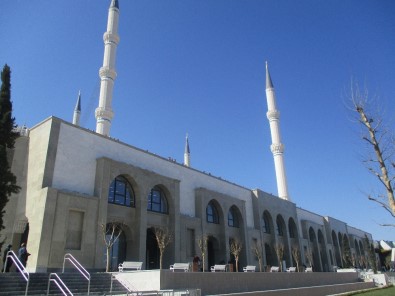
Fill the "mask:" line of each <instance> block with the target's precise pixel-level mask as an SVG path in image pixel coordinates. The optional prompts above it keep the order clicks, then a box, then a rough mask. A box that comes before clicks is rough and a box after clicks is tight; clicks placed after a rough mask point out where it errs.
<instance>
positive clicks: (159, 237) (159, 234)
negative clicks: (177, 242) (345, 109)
mask: <svg viewBox="0 0 395 296" xmlns="http://www.w3.org/2000/svg"><path fill="white" fill-rule="evenodd" d="M153 230H154V235H155V238H156V242H157V243H158V248H159V269H160V270H162V267H163V254H164V252H165V249H166V247H167V246H168V245H169V244H170V243H171V242H172V240H173V235H172V233H171V232H170V231H169V229H168V228H162V227H153Z"/></svg>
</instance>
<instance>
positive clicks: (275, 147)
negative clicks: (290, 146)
mask: <svg viewBox="0 0 395 296" xmlns="http://www.w3.org/2000/svg"><path fill="white" fill-rule="evenodd" d="M270 150H271V151H272V153H273V154H282V153H283V152H284V145H283V144H271V145H270Z"/></svg>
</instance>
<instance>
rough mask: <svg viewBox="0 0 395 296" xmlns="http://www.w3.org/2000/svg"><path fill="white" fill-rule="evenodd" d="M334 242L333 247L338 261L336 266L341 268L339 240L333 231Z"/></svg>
mask: <svg viewBox="0 0 395 296" xmlns="http://www.w3.org/2000/svg"><path fill="white" fill-rule="evenodd" d="M332 242H333V247H334V249H335V261H336V266H339V267H341V266H342V264H341V263H342V260H341V257H340V249H339V241H338V239H337V235H336V232H335V231H334V230H332Z"/></svg>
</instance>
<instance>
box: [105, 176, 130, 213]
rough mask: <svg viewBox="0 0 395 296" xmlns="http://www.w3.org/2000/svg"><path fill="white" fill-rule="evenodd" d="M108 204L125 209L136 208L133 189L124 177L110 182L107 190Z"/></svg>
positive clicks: (118, 177)
mask: <svg viewBox="0 0 395 296" xmlns="http://www.w3.org/2000/svg"><path fill="white" fill-rule="evenodd" d="M108 203H112V204H116V205H121V206H127V207H135V206H136V198H135V194H134V190H133V187H132V185H131V184H130V182H129V181H128V179H127V178H126V177H125V176H124V175H119V176H117V177H115V178H114V179H113V180H112V182H111V184H110V187H109V190H108Z"/></svg>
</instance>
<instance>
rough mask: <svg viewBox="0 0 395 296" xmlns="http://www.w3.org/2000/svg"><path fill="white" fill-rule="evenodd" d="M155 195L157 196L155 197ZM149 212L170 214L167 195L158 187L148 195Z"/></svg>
mask: <svg viewBox="0 0 395 296" xmlns="http://www.w3.org/2000/svg"><path fill="white" fill-rule="evenodd" d="M154 193H156V194H155V195H154ZM147 211H149V212H154V213H160V214H168V213H169V204H168V202H167V198H166V194H165V193H164V192H163V190H162V189H161V188H160V187H158V186H154V187H153V188H152V189H151V191H150V193H149V194H148V198H147Z"/></svg>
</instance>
